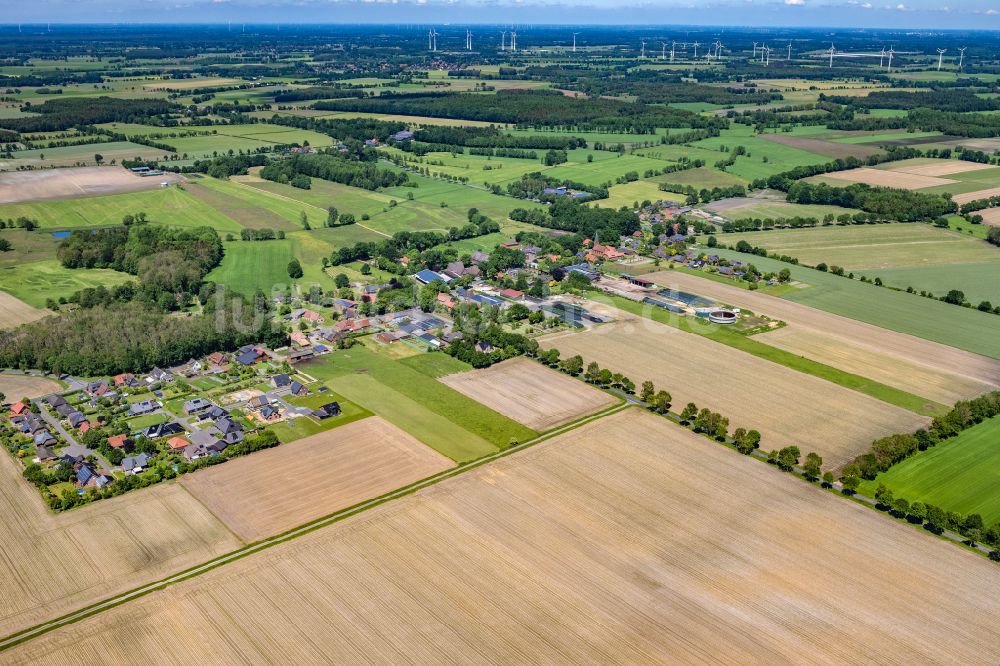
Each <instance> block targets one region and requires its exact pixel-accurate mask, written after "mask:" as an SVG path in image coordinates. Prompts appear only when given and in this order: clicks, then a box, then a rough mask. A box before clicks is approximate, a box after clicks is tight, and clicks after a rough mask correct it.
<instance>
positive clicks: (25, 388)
mask: <svg viewBox="0 0 1000 666" xmlns="http://www.w3.org/2000/svg"><path fill="white" fill-rule="evenodd" d="M62 390H63V387H62V384H60V383H59V382H57V381H55V380H54V379H46V378H45V377H29V376H27V375H12V374H10V373H9V372H0V393H3V394H4V395H5V396H7V402H16V401H18V400H20V399H21V398H40V397H42V396H43V395H49V394H50V393H59V392H60V391H62ZM39 501H41V500H39Z"/></svg>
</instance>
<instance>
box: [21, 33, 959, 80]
mask: <svg viewBox="0 0 1000 666" xmlns="http://www.w3.org/2000/svg"><path fill="white" fill-rule="evenodd" d="M18 32H20V27H19V28H18ZM967 48H968V47H967V46H963V47H962V48H960V49H959V50H958V69H959V70H961V69H962V61H963V60H965V49H967Z"/></svg>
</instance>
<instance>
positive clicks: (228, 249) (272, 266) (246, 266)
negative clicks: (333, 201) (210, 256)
mask: <svg viewBox="0 0 1000 666" xmlns="http://www.w3.org/2000/svg"><path fill="white" fill-rule="evenodd" d="M224 247H225V254H224V255H223V257H222V262H221V263H220V264H219V265H218V266H216V267H215V268H214V269H213V270H212V272H211V273H209V274H208V275H207V276H206V277H205V279H206V280H209V281H211V282H215V283H217V284H221V285H224V286H226V287H227V288H229V289H231V290H233V291H237V292H239V293H241V294H243V295H245V296H253V294H254V293H255V292H256V291H257V290H258V289H262V290H263V291H264V293H265V294H270V293H271V290H272V289H274V288H276V287H278V288H280V289H284V288H285V287H287V286H288V285H289V284H291V282H292V279H291V278H290V277H288V262H289V261H291V260H292V256H293V255H292V241H291V240H288V239H285V240H270V241H234V242H231V243H225V245H224Z"/></svg>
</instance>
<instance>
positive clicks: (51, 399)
mask: <svg viewBox="0 0 1000 666" xmlns="http://www.w3.org/2000/svg"><path fill="white" fill-rule="evenodd" d="M45 402H46V403H47V404H48V406H49V407H52V408H53V409H55V408H56V407H58V406H59V405H65V404H66V398H64V397H62V396H61V395H59V394H57V393H53V394H52V395H50V396H47V397H46V398H45Z"/></svg>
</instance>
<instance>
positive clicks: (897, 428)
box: [539, 311, 929, 468]
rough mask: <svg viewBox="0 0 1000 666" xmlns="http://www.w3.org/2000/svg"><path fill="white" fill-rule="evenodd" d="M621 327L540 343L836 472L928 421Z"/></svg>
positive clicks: (629, 324) (766, 365)
mask: <svg viewBox="0 0 1000 666" xmlns="http://www.w3.org/2000/svg"><path fill="white" fill-rule="evenodd" d="M615 317H616V318H617V320H618V321H616V322H615V323H613V324H607V325H604V326H600V327H597V328H595V329H592V330H589V331H584V332H572V333H557V334H554V335H551V336H546V337H544V338H542V339H541V340H539V343H540V344H541V346H542V347H543V348H545V349H550V348H555V349H558V350H559V352H560V355H561V357H562V358H567V357H569V356H572V355H574V354H579V355H580V356H582V357H583V360H584V363H585V364H586V363H589V362H590V361H598V362H599V363H600V365H601V366H602V367H607V368H608V369H610V370H611V371H612V372H621V373H623V374H624V375H625V376H626V377H628V378H630V379H631V380H632V381H633V382H635V383H636V385H640V384H641V383H642V382H643V381H645V380H652V382H653V384H654V385H655V387H656V388H657V389H666V390H667V391H669V392H670V394H671V395H672V397H673V404H674V406H675V410H676V411H680V410H681V409H683V408H684V406H685V405H686V404H687V403H688V402H694V403H695V404H696V405H697V406H698V407H699V408H703V407H707V408H709V409H711V410H712V411H715V412H719V413H720V414H722V415H723V416H725V417H727V418H728V419H729V424H730V431H732V430H734V429H736V428H739V427H742V428H746V429H748V430H749V429H755V430H758V431H760V433H761V435H762V437H763V438H762V443H761V448H763V449H766V450H770V449H780V448H782V447H785V446H789V445H792V444H795V445H797V446H798V447H799V448H800V449H801V450H802V452H803V454H804V453H806V452H808V451H815V452H816V453H818V454H820V455H821V456H823V459H824V460H825V461H826V462H827V464H828V465H829V466H830V467H831V468H836V467H839V466H841V465H844V464H846V463H847V462H849V461H850V460H851V459H853V458H854V456H856V455H858V454H859V453H861V452H862V451H864V450H865V449H866V448H867V447H868V445H869V444H870V443H871V441H872V440H874V439H877V438H879V437H883V436H885V435H889V434H892V433H897V432H909V431H912V430H915V429H917V428H919V427H921V426H922V425H926V424H927V422H928V421H929V420H928V419H926V418H924V417H921V416H918V415H916V414H914V413H912V412H909V411H907V410H904V409H901V408H899V407H895V406H893V405H889V404H887V403H884V402H881V401H879V400H876V399H875V398H871V397H868V396H866V395H863V394H861V393H858V392H856V391H852V390H850V389H847V388H844V387H842V386H838V385H836V384H834V383H832V382H828V381H826V380H823V379H819V378H818V377H813V376H812V375H807V374H804V373H801V372H798V371H796V370H792V369H790V368H786V367H785V366H783V365H779V364H777V363H772V362H770V361H767V360H764V359H762V358H758V357H756V356H753V355H751V354H748V353H746V352H743V351H739V350H737V349H734V348H732V347H727V346H726V345H723V344H722V343H719V342H713V341H712V340H709V339H707V338H704V337H701V336H699V335H696V334H694V333H687V332H684V331H681V330H678V329H676V328H673V327H671V326H667V325H666V324H660V323H658V322H654V321H652V320H650V319H643V318H640V317H635V316H633V315H629V314H627V313H624V312H622V311H616V312H615Z"/></svg>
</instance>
